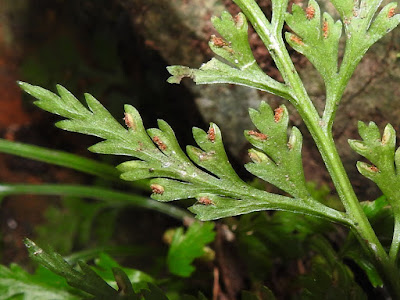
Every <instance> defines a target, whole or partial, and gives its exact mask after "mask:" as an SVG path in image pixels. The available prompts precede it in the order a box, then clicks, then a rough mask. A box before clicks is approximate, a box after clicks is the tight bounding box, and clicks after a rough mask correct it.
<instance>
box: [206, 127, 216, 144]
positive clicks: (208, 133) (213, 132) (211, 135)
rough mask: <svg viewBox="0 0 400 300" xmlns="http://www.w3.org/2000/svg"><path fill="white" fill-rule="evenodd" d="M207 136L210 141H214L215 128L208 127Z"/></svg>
mask: <svg viewBox="0 0 400 300" xmlns="http://www.w3.org/2000/svg"><path fill="white" fill-rule="evenodd" d="M207 138H208V140H209V141H211V142H213V143H214V142H215V129H214V128H213V127H210V129H208V132H207Z"/></svg>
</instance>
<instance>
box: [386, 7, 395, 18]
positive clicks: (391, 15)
mask: <svg viewBox="0 0 400 300" xmlns="http://www.w3.org/2000/svg"><path fill="white" fill-rule="evenodd" d="M395 10H396V7H392V8H391V9H389V11H388V14H387V17H388V19H390V18H392V17H393V16H394V14H395Z"/></svg>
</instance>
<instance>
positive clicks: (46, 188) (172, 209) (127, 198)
mask: <svg viewBox="0 0 400 300" xmlns="http://www.w3.org/2000/svg"><path fill="white" fill-rule="evenodd" d="M21 194H33V195H54V196H73V197H84V198H91V199H97V200H102V201H105V202H108V203H110V206H112V207H118V206H127V205H133V206H137V207H141V208H145V209H150V210H154V211H158V212H160V213H163V214H165V215H168V216H170V217H172V218H175V219H178V220H181V221H182V220H184V219H185V220H186V219H188V218H189V219H190V220H194V218H193V216H192V215H191V214H190V213H188V212H187V211H186V210H183V209H180V208H178V207H176V206H173V205H170V204H167V203H162V202H158V201H156V200H152V199H149V198H147V197H142V196H139V195H135V194H128V193H123V192H119V191H113V190H110V189H106V188H101V187H94V186H81V185H64V184H41V185H34V184H0V199H1V198H2V197H4V196H9V195H21Z"/></svg>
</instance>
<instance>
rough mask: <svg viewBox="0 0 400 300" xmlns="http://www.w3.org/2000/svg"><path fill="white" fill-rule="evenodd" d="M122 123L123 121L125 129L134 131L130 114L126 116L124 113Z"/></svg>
mask: <svg viewBox="0 0 400 300" xmlns="http://www.w3.org/2000/svg"><path fill="white" fill-rule="evenodd" d="M124 116H125V117H124V121H125V125H126V127H128V128H131V129H135V127H136V126H135V121H134V120H133V117H132V115H131V114H128V113H124Z"/></svg>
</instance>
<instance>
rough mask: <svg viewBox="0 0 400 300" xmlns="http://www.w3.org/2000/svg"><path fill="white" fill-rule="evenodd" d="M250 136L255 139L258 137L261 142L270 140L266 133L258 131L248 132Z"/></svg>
mask: <svg viewBox="0 0 400 300" xmlns="http://www.w3.org/2000/svg"><path fill="white" fill-rule="evenodd" d="M248 134H249V135H251V136H254V137H256V138H257V139H260V140H266V139H268V135H266V134H264V133H261V132H258V131H255V130H250V131H249V132H248Z"/></svg>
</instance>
